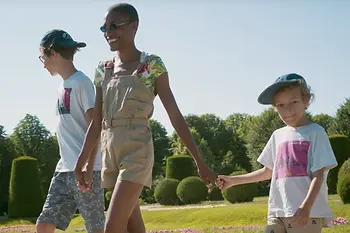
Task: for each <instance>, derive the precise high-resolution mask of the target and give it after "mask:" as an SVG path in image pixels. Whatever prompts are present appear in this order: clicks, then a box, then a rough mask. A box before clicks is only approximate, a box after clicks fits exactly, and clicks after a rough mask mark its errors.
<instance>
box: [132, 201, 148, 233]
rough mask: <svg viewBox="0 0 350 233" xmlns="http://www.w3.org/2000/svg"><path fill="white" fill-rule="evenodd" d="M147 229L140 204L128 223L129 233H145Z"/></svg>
mask: <svg viewBox="0 0 350 233" xmlns="http://www.w3.org/2000/svg"><path fill="white" fill-rule="evenodd" d="M145 232H146V228H145V224H144V222H143V219H142V215H141V210H140V205H139V203H137V204H136V206H135V208H134V211H133V212H132V214H131V216H130V218H129V222H128V233H145Z"/></svg>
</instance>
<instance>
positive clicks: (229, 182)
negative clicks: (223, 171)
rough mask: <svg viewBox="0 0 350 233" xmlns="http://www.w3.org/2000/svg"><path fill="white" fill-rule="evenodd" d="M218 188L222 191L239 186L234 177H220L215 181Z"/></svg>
mask: <svg viewBox="0 0 350 233" xmlns="http://www.w3.org/2000/svg"><path fill="white" fill-rule="evenodd" d="M215 184H216V186H217V187H219V188H220V189H221V190H225V189H228V188H230V187H231V186H234V185H237V183H236V182H235V178H234V177H233V176H218V178H217V179H216V181H215Z"/></svg>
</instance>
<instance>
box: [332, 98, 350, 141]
mask: <svg viewBox="0 0 350 233" xmlns="http://www.w3.org/2000/svg"><path fill="white" fill-rule="evenodd" d="M330 133H332V134H335V133H338V134H343V135H346V136H347V137H349V138H350V99H348V98H347V99H346V100H345V101H344V103H343V104H341V105H340V107H339V108H338V110H337V112H336V116H335V120H334V124H333V126H332V127H331V129H330Z"/></svg>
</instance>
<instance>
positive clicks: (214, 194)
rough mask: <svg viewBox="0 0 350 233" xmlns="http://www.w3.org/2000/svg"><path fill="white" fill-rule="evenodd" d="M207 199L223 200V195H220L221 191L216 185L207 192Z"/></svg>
mask: <svg viewBox="0 0 350 233" xmlns="http://www.w3.org/2000/svg"><path fill="white" fill-rule="evenodd" d="M208 200H209V201H221V200H224V197H223V196H222V192H221V190H220V189H219V188H218V187H214V189H213V190H211V192H210V193H209V194H208Z"/></svg>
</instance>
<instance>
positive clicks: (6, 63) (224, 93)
mask: <svg viewBox="0 0 350 233" xmlns="http://www.w3.org/2000/svg"><path fill="white" fill-rule="evenodd" d="M125 2H128V3H131V4H133V5H134V6H135V7H136V9H137V10H138V12H139V17H140V25H139V30H138V32H137V36H136V45H137V47H138V48H139V49H140V50H142V51H146V52H149V53H154V54H157V55H158V56H160V57H161V58H162V60H163V62H164V63H165V65H166V67H167V69H168V71H169V78H170V85H171V88H172V90H173V92H174V95H175V98H176V101H177V103H178V105H179V107H180V110H181V112H182V113H183V115H188V114H205V113H214V114H216V115H217V116H219V117H221V118H222V119H225V118H226V117H227V116H229V115H230V114H232V113H238V112H241V113H248V114H253V115H257V114H260V113H261V112H262V111H263V110H264V109H266V108H267V106H263V105H260V104H258V102H257V97H258V95H259V94H260V92H261V91H263V89H264V88H265V87H267V86H268V85H270V84H271V83H272V82H273V81H274V80H275V79H276V78H277V77H279V76H281V75H283V74H287V73H298V74H301V75H303V76H304V77H305V79H306V80H307V82H308V84H309V85H310V86H311V88H312V90H313V92H314V94H315V97H316V98H315V101H314V103H312V105H311V107H310V111H311V113H312V114H318V113H327V114H330V115H334V114H335V113H336V110H337V109H338V107H339V105H340V104H341V103H343V102H344V101H345V98H347V97H349V96H350V79H349V73H350V46H349V41H350V31H349V25H350V14H349V12H350V1H347V0H339V1H331V0H329V1H326V0H310V1H303V0H296V1H286V0H281V1H277V0H275V1H273V0H267V1H263V2H262V1H258V0H249V1H244V0H217V1H211V0H191V1H185V0H167V1H162V0H147V1H145V0H139V1H125ZM115 3H118V2H117V1H107V0H99V1H98V0H95V1H93V0H74V1H68V0H61V1H48V0H47V1H43V0H33V1H30V3H29V1H28V2H27V1H24V0H13V1H1V2H0V22H1V27H0V28H1V36H0V51H1V55H0V64H1V65H0V67H1V70H2V71H1V75H0V79H1V83H2V85H1V89H0V106H1V114H0V125H3V126H5V129H6V131H7V133H8V134H11V133H12V131H13V128H14V127H16V125H17V124H18V122H19V121H20V120H21V119H22V118H23V117H24V116H25V114H27V113H29V114H33V115H36V116H37V117H38V118H39V119H40V121H41V122H42V123H43V124H44V125H45V126H46V127H47V128H48V129H49V130H50V131H51V132H52V133H54V132H55V123H56V122H55V107H56V101H57V96H56V90H57V87H58V86H59V84H60V83H61V82H62V79H61V78H60V77H59V76H54V77H51V76H50V74H49V73H48V72H47V71H46V70H45V69H44V68H43V65H42V64H41V62H40V61H39V59H38V56H39V43H40V40H41V38H42V37H43V35H44V34H45V33H46V32H47V31H49V30H51V29H54V28H58V29H63V30H65V31H67V32H68V33H69V34H70V35H71V36H72V37H73V39H75V40H79V41H84V42H86V43H87V47H86V48H84V49H82V50H81V51H80V52H79V53H78V54H77V55H76V57H75V64H76V67H77V68H78V69H79V70H81V71H83V72H84V73H85V74H86V75H88V76H89V77H90V78H91V79H92V80H93V75H94V69H95V66H96V65H97V63H98V62H99V61H100V60H104V59H107V58H111V57H113V56H114V55H113V54H112V53H111V52H110V51H109V46H108V45H107V43H106V41H105V39H104V37H103V34H102V33H100V31H99V27H100V26H101V25H102V23H103V18H104V13H105V11H106V9H107V8H108V7H109V6H110V5H112V4H115ZM153 119H155V120H158V121H160V122H161V123H162V124H163V125H164V126H165V128H166V129H167V131H168V133H171V132H173V128H172V126H171V123H170V121H169V118H168V116H167V114H166V111H165V110H164V107H163V106H162V104H161V102H160V100H159V98H156V100H155V112H154V115H153Z"/></svg>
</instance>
